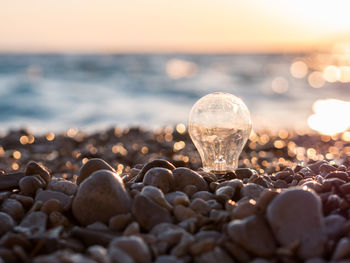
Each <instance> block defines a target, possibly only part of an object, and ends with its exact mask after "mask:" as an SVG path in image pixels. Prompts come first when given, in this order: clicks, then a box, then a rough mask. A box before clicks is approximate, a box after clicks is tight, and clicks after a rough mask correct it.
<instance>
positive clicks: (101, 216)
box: [72, 170, 130, 225]
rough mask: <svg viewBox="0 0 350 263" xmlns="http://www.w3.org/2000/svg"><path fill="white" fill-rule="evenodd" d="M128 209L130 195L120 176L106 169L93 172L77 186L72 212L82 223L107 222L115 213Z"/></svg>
mask: <svg viewBox="0 0 350 263" xmlns="http://www.w3.org/2000/svg"><path fill="white" fill-rule="evenodd" d="M129 211H130V197H129V195H128V192H127V191H126V189H125V186H124V183H123V181H122V179H121V178H120V176H119V175H118V174H116V173H113V172H111V171H108V170H99V171H96V172H94V173H93V174H92V175H90V176H89V177H88V178H86V179H85V180H84V182H82V183H81V185H80V186H79V189H78V192H77V194H76V196H75V198H74V200H73V205H72V212H73V215H74V217H75V218H76V219H77V220H78V221H79V223H80V224H82V225H89V224H92V223H94V222H97V221H100V222H103V223H108V221H109V219H110V218H111V217H113V216H115V215H119V214H125V213H128V212H129Z"/></svg>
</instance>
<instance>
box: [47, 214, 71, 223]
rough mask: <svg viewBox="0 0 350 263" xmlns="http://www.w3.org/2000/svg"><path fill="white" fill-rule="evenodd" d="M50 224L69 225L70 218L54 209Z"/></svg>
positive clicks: (50, 216)
mask: <svg viewBox="0 0 350 263" xmlns="http://www.w3.org/2000/svg"><path fill="white" fill-rule="evenodd" d="M49 225H50V226H51V227H56V226H63V227H68V226H69V225H70V223H69V220H68V219H67V217H65V216H64V215H63V214H62V213H61V212H58V211H53V212H51V213H50V215H49Z"/></svg>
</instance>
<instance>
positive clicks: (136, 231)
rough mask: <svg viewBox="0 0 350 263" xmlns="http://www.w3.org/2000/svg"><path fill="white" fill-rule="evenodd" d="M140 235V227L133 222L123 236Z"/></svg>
mask: <svg viewBox="0 0 350 263" xmlns="http://www.w3.org/2000/svg"><path fill="white" fill-rule="evenodd" d="M139 233H140V225H139V223H137V222H132V223H131V224H129V225H128V226H127V227H126V228H125V230H124V232H123V236H132V235H137V234H139Z"/></svg>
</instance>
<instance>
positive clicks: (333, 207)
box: [0, 125, 350, 263]
mask: <svg viewBox="0 0 350 263" xmlns="http://www.w3.org/2000/svg"><path fill="white" fill-rule="evenodd" d="M200 164H201V163H200V159H199V156H198V154H197V152H196V150H195V148H194V146H193V144H192V143H191V141H190V139H189V136H188V134H187V133H186V130H185V127H184V126H183V125H178V126H176V127H174V128H164V129H159V130H156V131H145V130H142V129H140V128H130V129H123V130H122V129H109V130H105V131H102V132H97V133H94V134H86V133H83V132H80V131H78V130H75V129H70V130H68V131H67V132H66V133H62V134H54V133H48V134H44V135H40V136H36V135H33V134H31V133H29V132H28V131H25V130H17V131H11V132H8V133H7V134H5V135H3V136H2V137H0V262H36V263H39V262H40V263H41V262H74V263H75V262H98V263H100V262H101V263H102V262H106V263H109V262H111V263H119V262H126V263H128V262H130V263H132V262H134V263H148V262H158V263H161V262H255V263H258V262H260V263H263V262H308V263H318V262H320V263H322V262H329V261H331V262H348V260H349V259H350V236H349V231H350V220H349V218H350V133H349V132H346V133H344V134H341V135H337V136H332V137H330V136H324V135H323V136H321V135H317V134H304V133H300V132H299V133H296V132H291V131H280V132H279V133H278V134H271V133H268V132H259V133H257V134H253V135H251V137H250V139H249V141H248V143H247V145H246V147H245V149H244V151H243V153H242V155H241V159H240V161H239V167H240V168H239V169H237V170H236V171H235V172H230V173H227V174H225V175H215V174H213V173H207V172H204V171H202V170H201V169H200ZM1 259H2V261H1Z"/></svg>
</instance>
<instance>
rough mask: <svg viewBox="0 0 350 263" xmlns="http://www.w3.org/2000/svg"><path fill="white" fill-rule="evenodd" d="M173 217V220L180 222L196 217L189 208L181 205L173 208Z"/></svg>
mask: <svg viewBox="0 0 350 263" xmlns="http://www.w3.org/2000/svg"><path fill="white" fill-rule="evenodd" d="M173 212H174V216H175V218H176V219H177V220H178V221H179V222H181V221H184V220H186V219H189V218H191V217H196V213H195V212H194V211H193V210H192V209H191V208H189V207H186V206H183V205H176V206H174V210H173Z"/></svg>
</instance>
